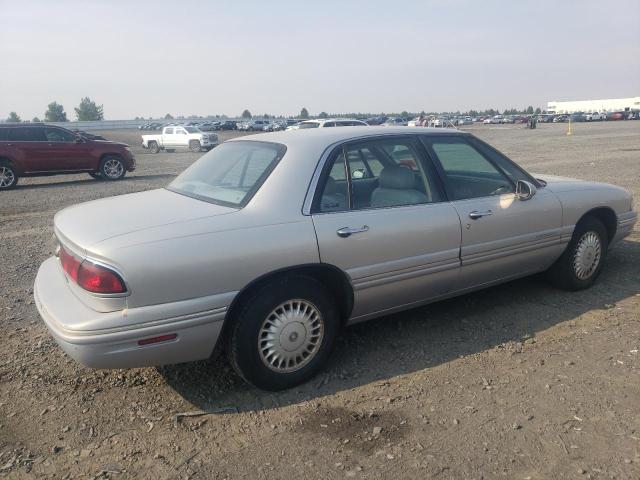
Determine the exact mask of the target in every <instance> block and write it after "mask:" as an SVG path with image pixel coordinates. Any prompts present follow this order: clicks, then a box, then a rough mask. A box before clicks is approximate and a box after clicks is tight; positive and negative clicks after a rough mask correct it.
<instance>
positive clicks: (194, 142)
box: [189, 140, 202, 153]
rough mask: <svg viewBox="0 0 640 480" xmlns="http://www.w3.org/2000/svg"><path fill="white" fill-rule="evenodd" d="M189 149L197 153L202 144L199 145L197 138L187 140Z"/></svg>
mask: <svg viewBox="0 0 640 480" xmlns="http://www.w3.org/2000/svg"><path fill="white" fill-rule="evenodd" d="M189 150H191V151H192V152H193V153H198V152H201V151H202V146H201V145H200V142H199V141H198V140H191V141H190V142H189Z"/></svg>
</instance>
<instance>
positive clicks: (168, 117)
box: [164, 113, 173, 120]
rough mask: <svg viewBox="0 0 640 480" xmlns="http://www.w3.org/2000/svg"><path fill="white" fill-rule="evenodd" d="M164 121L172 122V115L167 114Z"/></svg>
mask: <svg viewBox="0 0 640 480" xmlns="http://www.w3.org/2000/svg"><path fill="white" fill-rule="evenodd" d="M164 119H165V120H173V115H171V114H170V113H167V114H166V115H165V116H164Z"/></svg>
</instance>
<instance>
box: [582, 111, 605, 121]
mask: <svg viewBox="0 0 640 480" xmlns="http://www.w3.org/2000/svg"><path fill="white" fill-rule="evenodd" d="M605 118H607V115H606V114H605V113H598V112H593V113H587V114H586V115H585V116H584V120H585V121H586V122H595V121H601V120H604V119H605Z"/></svg>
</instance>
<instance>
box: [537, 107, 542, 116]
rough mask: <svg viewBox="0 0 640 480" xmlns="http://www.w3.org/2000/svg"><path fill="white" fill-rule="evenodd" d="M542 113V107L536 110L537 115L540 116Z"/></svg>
mask: <svg viewBox="0 0 640 480" xmlns="http://www.w3.org/2000/svg"><path fill="white" fill-rule="evenodd" d="M541 113H542V110H540V107H538V108H536V115H539V114H541Z"/></svg>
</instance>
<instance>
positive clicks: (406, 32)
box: [0, 0, 640, 119]
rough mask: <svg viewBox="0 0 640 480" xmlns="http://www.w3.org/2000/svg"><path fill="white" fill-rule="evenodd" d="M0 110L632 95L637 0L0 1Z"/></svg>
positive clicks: (636, 76)
mask: <svg viewBox="0 0 640 480" xmlns="http://www.w3.org/2000/svg"><path fill="white" fill-rule="evenodd" d="M0 24H1V25H2V29H0V59H1V60H2V66H1V69H2V72H3V73H2V75H0V118H1V117H5V116H6V115H8V113H9V111H12V110H13V111H16V112H18V114H19V115H21V116H22V117H23V118H32V117H33V116H39V117H42V116H43V114H44V111H45V109H46V105H47V104H48V103H49V102H51V101H54V100H56V101H58V102H59V103H62V104H63V105H64V107H65V110H66V111H67V115H68V116H69V118H70V119H74V118H75V116H74V114H73V107H74V106H77V104H78V103H79V101H80V98H81V97H83V96H89V97H91V98H92V99H94V100H95V101H97V102H98V103H99V104H104V110H105V116H106V118H108V119H121V118H132V117H134V116H138V115H140V116H145V117H148V116H160V115H164V114H165V113H172V114H173V115H189V114H199V115H206V114H227V115H239V114H240V113H241V112H242V110H243V109H245V108H248V109H249V110H251V112H252V113H254V114H261V113H270V114H296V113H298V112H299V111H300V109H301V108H302V107H303V106H304V107H306V108H307V109H308V110H309V111H310V112H311V113H318V112H320V111H327V112H334V113H335V112H355V111H362V112H365V111H366V112H391V111H402V110H408V111H419V110H423V109H424V110H427V111H443V110H458V109H460V110H466V109H469V108H475V109H483V108H489V107H493V108H499V109H503V108H508V107H523V106H526V105H530V104H531V105H533V106H542V107H544V106H545V105H546V102H547V101H548V100H571V99H587V98H614V97H626V96H636V95H640V31H639V25H640V2H638V1H637V0H633V1H624V0H621V1H608V2H604V1H589V0H583V1H517V2H514V1H506V0H505V1H462V0H460V1H455V0H454V1H447V2H443V1H439V2H438V1H434V2H431V1H401V0H396V1H393V2H391V1H384V2H381V1H360V0H354V1H331V0H323V1H316V2H310V1H296V2H294V1H278V0H271V1H269V2H265V1H252V0H242V1H238V2H231V1H227V2H223V1H219V2H215V1H171V2H169V1H163V0H155V1H149V2H147V1H138V2H130V1H109V2H107V1H93V2H81V1H64V0H62V1H60V0H57V1H38V0H35V1H29V2H15V1H13V0H0Z"/></svg>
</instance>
